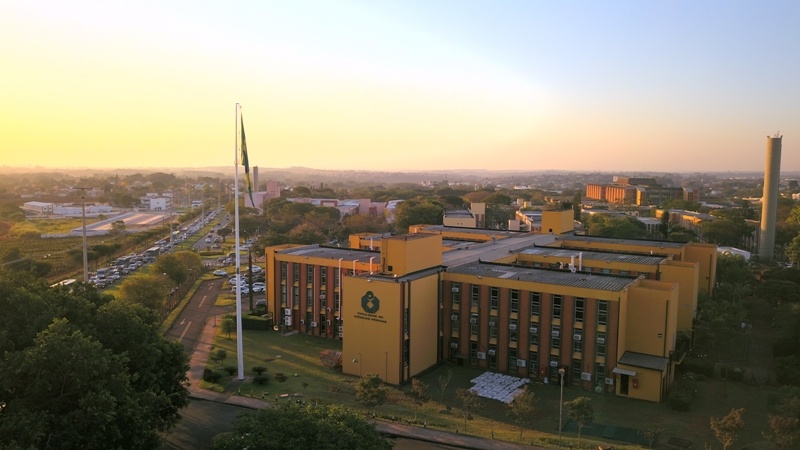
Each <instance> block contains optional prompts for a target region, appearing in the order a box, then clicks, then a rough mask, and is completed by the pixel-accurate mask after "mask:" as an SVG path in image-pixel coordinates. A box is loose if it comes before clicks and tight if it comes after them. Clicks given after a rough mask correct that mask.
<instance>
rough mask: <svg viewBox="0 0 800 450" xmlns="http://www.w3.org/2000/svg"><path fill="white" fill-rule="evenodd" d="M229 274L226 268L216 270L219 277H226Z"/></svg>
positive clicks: (215, 273) (215, 272)
mask: <svg viewBox="0 0 800 450" xmlns="http://www.w3.org/2000/svg"><path fill="white" fill-rule="evenodd" d="M227 274H228V271H227V270H225V269H217V270H215V271H214V275H216V276H218V277H224V276H225V275H227Z"/></svg>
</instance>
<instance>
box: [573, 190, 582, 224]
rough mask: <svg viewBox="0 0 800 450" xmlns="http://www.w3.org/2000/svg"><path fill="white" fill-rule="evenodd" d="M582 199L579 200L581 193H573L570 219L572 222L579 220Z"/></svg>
mask: <svg viewBox="0 0 800 450" xmlns="http://www.w3.org/2000/svg"><path fill="white" fill-rule="evenodd" d="M582 201H583V199H582V198H581V192H580V191H578V192H576V193H575V197H573V198H572V219H573V220H581V212H582V210H581V206H582V204H581V202H582Z"/></svg>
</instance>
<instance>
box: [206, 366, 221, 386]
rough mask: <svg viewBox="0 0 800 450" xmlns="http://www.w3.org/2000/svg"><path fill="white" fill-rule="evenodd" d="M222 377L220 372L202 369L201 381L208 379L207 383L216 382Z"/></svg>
mask: <svg viewBox="0 0 800 450" xmlns="http://www.w3.org/2000/svg"><path fill="white" fill-rule="evenodd" d="M221 379H222V374H221V373H219V372H214V371H213V370H211V369H204V370H203V381H208V382H209V383H216V382H218V381H219V380H221Z"/></svg>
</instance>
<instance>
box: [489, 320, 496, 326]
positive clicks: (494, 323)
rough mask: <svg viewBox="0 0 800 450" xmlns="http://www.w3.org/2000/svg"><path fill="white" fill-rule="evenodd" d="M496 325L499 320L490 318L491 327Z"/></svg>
mask: <svg viewBox="0 0 800 450" xmlns="http://www.w3.org/2000/svg"><path fill="white" fill-rule="evenodd" d="M495 325H497V322H495V321H494V320H490V321H489V326H490V327H493V326H495Z"/></svg>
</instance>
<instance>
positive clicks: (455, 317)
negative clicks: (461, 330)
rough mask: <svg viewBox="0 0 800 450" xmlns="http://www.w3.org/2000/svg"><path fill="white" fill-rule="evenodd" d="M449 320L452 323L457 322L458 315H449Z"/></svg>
mask: <svg viewBox="0 0 800 450" xmlns="http://www.w3.org/2000/svg"><path fill="white" fill-rule="evenodd" d="M450 320H453V321H455V320H458V314H453V315H451V316H450Z"/></svg>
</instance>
